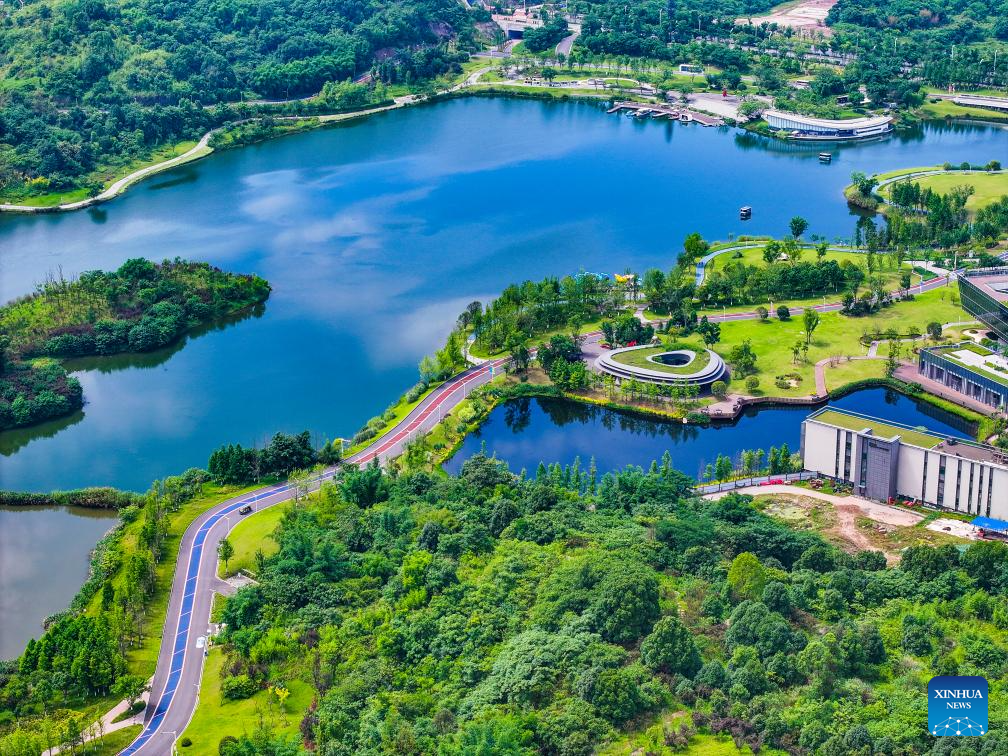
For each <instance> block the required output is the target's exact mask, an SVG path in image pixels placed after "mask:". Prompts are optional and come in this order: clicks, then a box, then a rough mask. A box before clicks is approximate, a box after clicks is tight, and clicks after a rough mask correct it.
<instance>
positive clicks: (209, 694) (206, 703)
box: [179, 648, 315, 756]
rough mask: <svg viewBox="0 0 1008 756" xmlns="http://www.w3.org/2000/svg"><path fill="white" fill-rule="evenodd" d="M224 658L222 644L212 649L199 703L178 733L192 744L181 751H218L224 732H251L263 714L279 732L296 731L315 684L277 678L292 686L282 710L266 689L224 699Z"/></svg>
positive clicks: (308, 704) (283, 733) (230, 733)
mask: <svg viewBox="0 0 1008 756" xmlns="http://www.w3.org/2000/svg"><path fill="white" fill-rule="evenodd" d="M224 662H225V656H224V653H223V652H222V651H221V650H220V648H212V649H210V655H209V656H208V657H207V659H206V667H205V668H204V670H203V679H202V681H201V682H200V694H199V705H198V706H197V707H196V711H195V713H194V714H193V718H192V721H191V722H190V723H189V726H188V727H186V729H185V731H184V732H183V733H180V734H179V740H181V739H182V737H188V738H190V739H191V740H192V745H190V746H187V747H185V748H181V747H180V748H179V753H182V754H187V753H188V754H193V756H197V754H198V755H199V756H203V755H204V754H215V753H217V747H218V744H219V743H220V740H221V738H223V737H224V736H225V735H234V736H235V737H240V736H241V735H243V734H246V733H248V734H252V733H253V732H255V731H256V730H257V729H258V728H259V724H260V718H262V720H263V722H264V723H265V724H268V725H269V726H270V727H272V729H273V731H274V732H275V733H276V734H277V735H289V734H292V733H296V732H297V731H298V727H299V725H300V724H301V717H302V716H303V715H304V713H305V711H306V710H307V709H308V707H309V706H310V705H311V702H312V698H313V696H314V695H315V691H314V690H313V689H312V686H311V685H309V684H308V683H306V682H304V681H303V680H300V679H297V678H294V677H291V678H287V679H277V680H275V682H276V683H277V684H280V683H283V684H284V685H286V687H287V689H288V690H290V698H288V699H287V702H286V704H285V705H284V709H283V711H280V709H279V706H278V704H277V702H276V699H275V698H273V699H272V700H270V694H269V693H268V692H267V691H265V690H262V691H259V692H258V693H256V694H255V695H254V696H252V697H251V698H247V699H245V700H244V701H225V700H223V699H222V697H221V693H220V681H221V670H222V668H223V666H224Z"/></svg>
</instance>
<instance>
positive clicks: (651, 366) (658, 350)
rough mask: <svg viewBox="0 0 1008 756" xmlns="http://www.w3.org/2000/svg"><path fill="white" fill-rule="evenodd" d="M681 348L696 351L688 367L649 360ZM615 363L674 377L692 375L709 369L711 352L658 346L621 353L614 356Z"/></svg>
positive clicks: (677, 346) (680, 346)
mask: <svg viewBox="0 0 1008 756" xmlns="http://www.w3.org/2000/svg"><path fill="white" fill-rule="evenodd" d="M680 348H688V349H696V350H697V351H696V352H695V355H696V356H695V357H694V358H693V360H692V361H691V362H690V363H689V364H688V365H682V366H677V365H663V364H662V363H660V362H657V361H653V360H650V359H648V358H649V357H654V356H655V355H656V354H662V353H663V352H669V351H676V350H677V349H680ZM612 358H613V360H614V361H615V362H619V363H621V364H623V365H629V366H630V367H638V368H646V369H648V370H659V371H661V372H663V373H671V374H672V375H692V374H693V373H696V372H697V371H700V370H703V369H704V368H705V367H707V363H708V362H710V352H708V351H706V350H705V349H703V348H700V347H696V346H693V345H690V344H685V343H683V344H673V345H672V346H671V347H665V346H656V347H641V348H640V349H634V350H633V351H632V352H620V353H619V354H614V355H613V356H612Z"/></svg>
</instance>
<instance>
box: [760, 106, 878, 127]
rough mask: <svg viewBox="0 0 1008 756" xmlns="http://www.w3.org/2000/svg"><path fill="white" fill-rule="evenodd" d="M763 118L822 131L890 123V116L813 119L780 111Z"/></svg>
mask: <svg viewBox="0 0 1008 756" xmlns="http://www.w3.org/2000/svg"><path fill="white" fill-rule="evenodd" d="M763 118H784V119H787V120H789V121H798V122H800V123H807V124H810V125H814V126H819V127H821V128H824V129H866V128H871V127H872V126H882V125H883V124H886V123H891V122H892V117H890V116H864V117H862V118H840V119H833V118H815V117H814V116H807V115H802V114H801V113H785V112H784V111H782V110H765V111H763Z"/></svg>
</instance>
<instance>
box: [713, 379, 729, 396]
mask: <svg viewBox="0 0 1008 756" xmlns="http://www.w3.org/2000/svg"><path fill="white" fill-rule="evenodd" d="M710 388H711V393H712V394H714V396H716V397H717V398H718V399H724V398H725V396H726V395H727V394H728V384H727V383H725V382H724V381H714V383H712V384H711V387H710Z"/></svg>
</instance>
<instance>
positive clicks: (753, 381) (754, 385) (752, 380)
mask: <svg viewBox="0 0 1008 756" xmlns="http://www.w3.org/2000/svg"><path fill="white" fill-rule="evenodd" d="M745 387H746V391H748V392H749V393H750V394H754V393H756V390H757V389H758V388H759V378H757V377H756V376H755V375H750V376H749V377H748V378H746V380H745Z"/></svg>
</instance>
